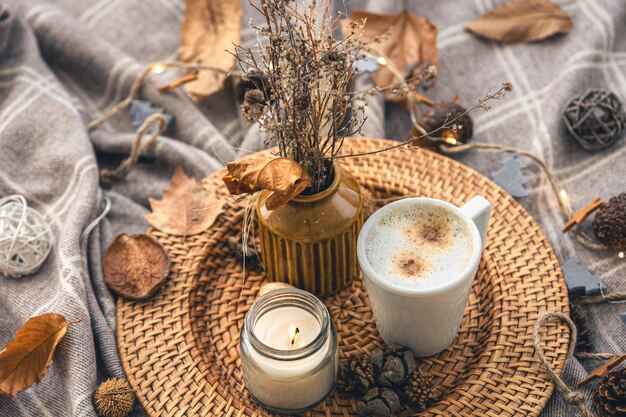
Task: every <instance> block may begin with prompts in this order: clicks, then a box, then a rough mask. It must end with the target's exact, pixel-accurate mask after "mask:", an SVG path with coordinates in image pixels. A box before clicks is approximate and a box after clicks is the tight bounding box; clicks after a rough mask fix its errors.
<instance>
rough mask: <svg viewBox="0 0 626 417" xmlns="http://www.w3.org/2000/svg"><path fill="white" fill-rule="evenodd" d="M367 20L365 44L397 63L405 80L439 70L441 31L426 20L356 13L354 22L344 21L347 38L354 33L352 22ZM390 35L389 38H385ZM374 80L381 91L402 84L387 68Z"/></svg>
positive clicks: (417, 17)
mask: <svg viewBox="0 0 626 417" xmlns="http://www.w3.org/2000/svg"><path fill="white" fill-rule="evenodd" d="M363 19H366V21H365V27H364V28H363V34H362V36H361V41H363V42H364V43H367V44H368V46H371V47H372V48H374V49H376V50H378V51H380V52H382V53H383V54H384V55H385V58H387V59H390V60H391V61H393V63H394V64H395V65H396V67H397V68H398V69H399V70H400V71H401V72H402V74H403V75H404V76H405V77H410V76H412V75H415V74H416V73H417V72H419V70H421V69H424V68H426V67H428V66H431V65H433V66H435V67H437V68H438V67H439V53H438V51H437V28H436V27H435V25H433V24H432V23H431V22H430V21H429V20H428V19H426V18H425V17H419V16H415V15H414V14H411V13H409V12H408V11H406V10H405V11H403V12H402V13H398V14H390V15H386V14H376V13H370V12H367V11H363V10H356V11H354V12H353V13H352V18H351V19H343V20H342V21H341V28H342V30H343V33H344V36H345V35H347V34H348V33H350V28H349V25H350V21H357V20H363ZM390 28H391V30H390ZM387 31H389V32H388V33H389V36H388V37H381V35H384V34H385V33H386V32H387ZM375 38H379V39H380V42H379V43H376V42H374V40H375ZM373 78H374V81H375V82H376V85H377V86H379V87H386V86H388V85H391V84H393V83H397V82H398V81H399V80H398V79H397V78H396V77H395V76H394V75H393V73H392V72H391V71H389V69H388V68H387V67H386V66H381V68H380V70H379V71H378V72H377V73H376V74H374V76H373Z"/></svg>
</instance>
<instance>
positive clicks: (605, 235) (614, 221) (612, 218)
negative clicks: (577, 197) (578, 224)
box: [592, 193, 626, 251]
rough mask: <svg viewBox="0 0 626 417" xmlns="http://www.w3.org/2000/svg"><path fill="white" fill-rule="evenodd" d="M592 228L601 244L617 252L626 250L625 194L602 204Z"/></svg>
mask: <svg viewBox="0 0 626 417" xmlns="http://www.w3.org/2000/svg"><path fill="white" fill-rule="evenodd" d="M592 226H593V232H594V233H595V235H596V238H597V239H598V240H599V241H600V242H601V243H602V244H604V245H606V246H608V247H610V248H613V249H615V250H619V251H622V250H624V249H626V193H621V194H620V195H618V196H616V197H613V198H611V199H610V200H609V202H608V203H602V205H601V206H600V208H599V209H598V211H597V212H596V215H595V217H594V219H593V223H592Z"/></svg>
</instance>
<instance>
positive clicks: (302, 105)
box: [293, 93, 311, 111]
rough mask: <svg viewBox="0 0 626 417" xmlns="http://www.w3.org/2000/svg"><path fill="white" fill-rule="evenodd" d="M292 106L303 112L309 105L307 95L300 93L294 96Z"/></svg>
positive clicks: (309, 100) (309, 101) (309, 99)
mask: <svg viewBox="0 0 626 417" xmlns="http://www.w3.org/2000/svg"><path fill="white" fill-rule="evenodd" d="M293 104H294V106H295V108H296V110H300V111H304V110H306V109H308V108H309V106H310V105H311V98H310V97H309V94H308V93H300V94H298V95H296V97H295V99H294V102H293Z"/></svg>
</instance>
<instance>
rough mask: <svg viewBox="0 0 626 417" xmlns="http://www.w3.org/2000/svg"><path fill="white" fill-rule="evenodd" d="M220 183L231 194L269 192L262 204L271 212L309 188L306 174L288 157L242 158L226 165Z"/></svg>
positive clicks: (309, 179)
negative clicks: (226, 171)
mask: <svg viewBox="0 0 626 417" xmlns="http://www.w3.org/2000/svg"><path fill="white" fill-rule="evenodd" d="M226 168H227V169H228V174H226V175H224V177H223V180H224V184H226V187H227V188H228V191H230V193H231V194H235V195H238V194H252V193H254V192H256V191H260V190H270V191H273V193H272V194H271V195H270V196H269V197H268V199H267V200H266V201H265V207H267V209H268V210H275V209H277V208H278V207H280V206H282V205H285V204H287V202H289V200H291V199H292V198H294V197H295V196H297V195H298V194H300V193H301V192H302V191H304V190H305V189H306V188H308V187H310V186H311V178H310V177H309V174H308V173H307V172H306V171H305V170H304V168H302V166H301V165H300V164H298V163H297V162H295V161H292V160H291V159H288V158H276V159H263V158H245V159H242V160H241V161H238V162H231V163H229V164H228V165H227V166H226Z"/></svg>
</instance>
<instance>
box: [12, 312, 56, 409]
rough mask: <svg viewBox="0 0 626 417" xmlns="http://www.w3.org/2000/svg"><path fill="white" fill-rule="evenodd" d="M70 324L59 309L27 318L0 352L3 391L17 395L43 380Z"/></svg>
mask: <svg viewBox="0 0 626 417" xmlns="http://www.w3.org/2000/svg"><path fill="white" fill-rule="evenodd" d="M67 326H68V323H67V322H66V321H65V318H64V317H63V316H62V315H60V314H56V313H46V314H43V315H41V316H38V317H33V318H30V319H28V321H27V322H26V323H25V324H24V325H23V326H22V327H21V328H20V329H19V330H18V331H17V333H16V334H15V339H13V341H12V342H10V343H9V344H8V345H7V347H6V349H4V350H3V351H2V352H0V394H5V395H10V396H13V397H14V396H15V395H17V393H18V392H20V391H22V390H24V389H26V388H28V387H30V386H31V385H33V384H36V383H37V382H39V381H41V378H43V376H44V375H45V374H46V372H48V367H49V366H50V365H51V364H52V360H53V358H54V351H55V350H56V347H57V345H58V344H59V342H60V341H61V339H63V336H65V333H66V332H67Z"/></svg>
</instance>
